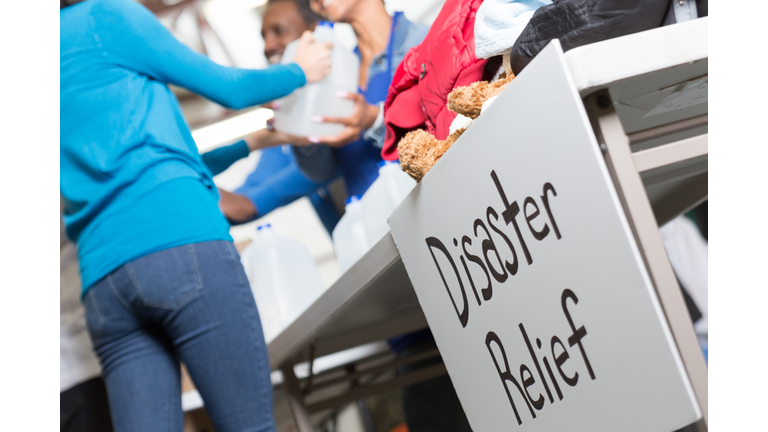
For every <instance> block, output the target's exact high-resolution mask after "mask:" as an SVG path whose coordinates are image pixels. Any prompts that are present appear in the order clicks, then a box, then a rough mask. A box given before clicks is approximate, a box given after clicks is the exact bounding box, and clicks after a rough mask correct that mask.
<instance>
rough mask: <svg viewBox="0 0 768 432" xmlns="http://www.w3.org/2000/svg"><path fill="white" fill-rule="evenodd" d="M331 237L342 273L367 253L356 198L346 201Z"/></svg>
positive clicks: (358, 203)
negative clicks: (342, 213)
mask: <svg viewBox="0 0 768 432" xmlns="http://www.w3.org/2000/svg"><path fill="white" fill-rule="evenodd" d="M331 237H332V238H333V251H334V253H335V254H336V261H337V262H338V263H339V269H340V270H341V272H342V273H344V272H346V271H347V270H349V268H350V267H352V265H353V264H354V263H356V262H357V260H359V259H360V257H362V256H363V255H365V252H367V251H368V242H367V241H366V238H365V227H364V226H363V218H362V213H361V211H360V201H359V199H358V198H357V196H352V197H350V198H349V199H347V205H346V207H345V210H344V216H342V217H341V219H340V220H339V223H337V224H336V228H334V229H333V234H332V235H331Z"/></svg>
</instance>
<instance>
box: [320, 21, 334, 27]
mask: <svg viewBox="0 0 768 432" xmlns="http://www.w3.org/2000/svg"><path fill="white" fill-rule="evenodd" d="M317 25H318V27H330V28H333V23H332V22H330V21H323V20H320V21H318V22H317Z"/></svg>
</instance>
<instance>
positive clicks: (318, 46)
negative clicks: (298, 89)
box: [293, 30, 333, 83]
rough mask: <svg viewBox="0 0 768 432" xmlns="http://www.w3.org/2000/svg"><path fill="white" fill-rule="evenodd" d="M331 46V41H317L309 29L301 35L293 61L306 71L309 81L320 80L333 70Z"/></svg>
mask: <svg viewBox="0 0 768 432" xmlns="http://www.w3.org/2000/svg"><path fill="white" fill-rule="evenodd" d="M331 48H333V44H332V43H330V42H315V37H314V36H313V35H312V32H310V31H308V30H307V31H305V32H304V34H302V35H301V38H300V39H299V45H298V46H297V47H296V54H295V55H294V57H293V61H294V62H295V63H296V64H297V65H299V67H300V68H301V70H302V71H304V76H305V77H306V78H307V83H313V82H317V81H320V80H321V79H323V78H324V77H325V76H326V75H328V73H329V72H330V71H331Z"/></svg>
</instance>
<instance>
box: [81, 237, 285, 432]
mask: <svg viewBox="0 0 768 432" xmlns="http://www.w3.org/2000/svg"><path fill="white" fill-rule="evenodd" d="M84 303H85V316H86V322H87V325H88V331H89V332H90V334H91V338H92V340H93V344H94V349H95V351H96V354H97V355H98V357H99V360H100V361H101V365H102V369H103V371H102V376H103V378H104V381H105V382H106V385H107V392H108V394H109V404H110V411H111V413H112V421H113V424H114V426H115V431H116V432H128V431H137V432H139V431H140V432H150V431H174V432H181V430H182V425H183V419H182V411H181V382H180V372H179V362H180V361H181V362H184V363H185V364H186V366H187V369H188V370H189V373H190V376H191V377H192V380H193V381H194V383H195V386H196V387H197V389H198V391H199V392H200V394H201V396H202V397H203V400H204V401H205V406H206V409H207V411H208V414H209V416H210V418H211V421H212V422H213V425H214V427H215V428H216V430H217V431H218V432H231V431H254V432H255V431H274V429H275V426H274V420H273V416H272V385H271V382H270V378H269V362H268V359H267V350H266V345H265V342H264V334H263V333H262V329H261V322H260V320H259V313H258V311H257V310H256V302H255V301H254V299H253V294H252V293H251V289H250V286H249V284H248V280H247V279H246V276H245V273H244V271H243V267H242V265H241V264H240V259H239V255H238V253H237V251H236V250H235V247H234V246H233V245H232V243H231V242H226V241H209V242H202V243H193V244H188V245H185V246H180V247H175V248H171V249H166V250H163V251H160V252H156V253H153V254H151V255H147V256H145V257H142V258H139V259H137V260H135V261H132V262H130V263H128V264H126V265H124V266H122V267H120V268H119V269H117V270H115V271H114V272H112V273H111V274H109V275H108V276H107V277H105V278H104V279H102V280H101V281H99V282H98V283H97V284H96V285H94V286H93V287H92V288H91V289H90V290H89V291H88V292H87V293H86V295H85V298H84Z"/></svg>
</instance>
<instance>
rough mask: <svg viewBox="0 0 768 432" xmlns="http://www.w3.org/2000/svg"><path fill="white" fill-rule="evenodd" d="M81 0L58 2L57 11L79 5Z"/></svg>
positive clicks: (60, 0) (62, 0)
mask: <svg viewBox="0 0 768 432" xmlns="http://www.w3.org/2000/svg"><path fill="white" fill-rule="evenodd" d="M81 1H83V0H59V10H62V9H64V8H65V7H67V6H72V5H73V4H77V3H80V2H81Z"/></svg>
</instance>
